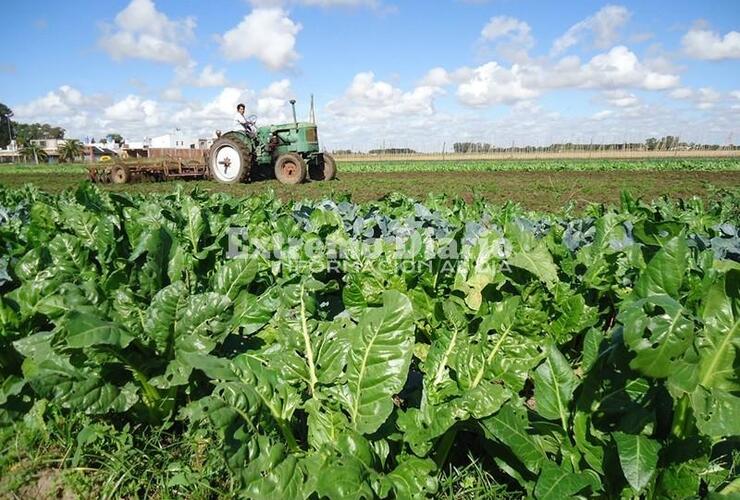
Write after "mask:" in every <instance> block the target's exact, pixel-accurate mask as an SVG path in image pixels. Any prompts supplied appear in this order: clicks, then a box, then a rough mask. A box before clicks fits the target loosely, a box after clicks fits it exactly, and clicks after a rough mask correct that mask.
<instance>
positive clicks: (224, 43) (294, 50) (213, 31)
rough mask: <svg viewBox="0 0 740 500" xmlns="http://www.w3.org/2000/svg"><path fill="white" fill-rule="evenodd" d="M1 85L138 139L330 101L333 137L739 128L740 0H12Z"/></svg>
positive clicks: (598, 136)
mask: <svg viewBox="0 0 740 500" xmlns="http://www.w3.org/2000/svg"><path fill="white" fill-rule="evenodd" d="M3 9H4V18H5V19H6V20H7V19H10V20H12V22H5V23H4V28H3V29H4V34H3V37H2V39H3V40H4V42H5V43H4V50H2V52H0V54H1V55H0V102H3V103H5V104H7V105H9V106H11V108H13V110H14V111H15V113H16V116H17V118H18V119H22V120H29V121H30V120H34V121H45V122H49V123H53V124H59V125H62V126H64V127H65V128H66V129H67V130H68V134H69V135H72V136H78V137H82V136H89V135H94V136H100V135H104V134H105V133H108V132H120V133H123V134H124V135H125V136H126V137H127V138H129V139H132V140H136V139H141V138H143V137H144V136H152V135H159V134H162V133H167V132H170V131H172V130H173V129H174V128H175V127H177V128H181V129H183V130H185V131H186V133H187V134H188V135H189V136H190V137H192V138H195V137H207V136H209V135H211V134H212V133H213V130H214V129H216V128H226V127H229V122H230V116H231V114H232V112H233V107H234V106H235V104H236V103H237V102H241V101H244V102H246V103H247V106H248V108H249V109H248V112H253V113H256V114H257V115H258V117H259V119H260V122H262V123H268V122H272V121H281V120H286V119H287V118H288V117H289V107H288V104H287V100H288V99H290V98H291V97H295V98H297V99H298V100H299V111H300V112H301V114H303V115H305V112H306V108H307V104H308V99H309V96H310V94H312V93H313V94H314V95H315V97H316V103H317V115H318V119H319V124H320V125H321V129H320V133H321V137H322V139H323V140H324V142H325V145H326V146H327V147H328V148H330V149H331V148H346V147H352V148H355V149H367V148H369V147H374V146H378V145H380V144H383V143H384V144H386V146H387V145H394V146H409V147H414V148H416V149H420V150H436V149H440V148H441V144H442V143H443V142H447V143H448V144H449V143H451V142H454V141H456V140H475V141H485V142H493V143H496V144H510V143H512V142H514V143H518V144H525V143H531V144H545V143H550V142H557V141H565V140H571V141H584V142H589V141H590V140H594V141H599V142H603V141H610V142H612V141H614V142H621V141H627V140H629V141H641V140H642V139H644V138H645V137H647V136H650V135H665V134H673V135H680V136H681V137H683V138H685V139H687V140H692V141H698V142H718V143H726V142H728V141H730V140H731V141H733V142H734V143H739V142H740V126H738V123H740V5H738V3H737V1H730V0H727V1H712V2H696V1H670V2H669V1H651V2H634V1H630V2H615V3H604V2H594V1H574V2H542V1H526V0H489V1H486V0H467V1H465V0H442V1H435V2H429V1H426V2H424V1H393V0H252V1H247V0H222V1H219V2H204V1H202V0H179V1H165V0H125V1H106V2H88V1H74V0H73V1H68V2H52V1H28V2H10V3H9V5H5V6H4V7H3Z"/></svg>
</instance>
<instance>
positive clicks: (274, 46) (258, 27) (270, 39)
mask: <svg viewBox="0 0 740 500" xmlns="http://www.w3.org/2000/svg"><path fill="white" fill-rule="evenodd" d="M301 28H302V26H301V25H300V24H299V23H296V22H294V21H293V20H292V19H290V18H289V17H288V14H287V12H286V11H285V10H283V9H281V8H256V9H254V10H253V11H252V12H251V13H250V14H249V15H248V16H245V17H244V19H243V20H242V22H240V23H239V24H238V25H237V26H236V27H234V28H233V29H231V30H229V31H227V32H226V33H224V35H223V36H222V37H221V38H220V44H221V52H222V53H223V55H224V56H225V57H226V58H227V59H230V60H239V59H249V58H256V59H258V60H260V61H262V63H263V64H265V66H267V67H268V68H269V69H271V70H280V69H284V68H287V67H290V66H292V65H293V64H294V63H295V61H296V60H297V59H298V53H297V52H296V50H295V43H296V35H297V34H298V32H299V31H300V30H301Z"/></svg>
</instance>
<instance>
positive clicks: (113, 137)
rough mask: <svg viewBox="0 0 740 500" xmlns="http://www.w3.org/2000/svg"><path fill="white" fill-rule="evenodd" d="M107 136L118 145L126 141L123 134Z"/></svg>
mask: <svg viewBox="0 0 740 500" xmlns="http://www.w3.org/2000/svg"><path fill="white" fill-rule="evenodd" d="M107 137H108V140H109V141H110V142H115V143H116V144H118V145H121V144H123V142H124V141H123V136H122V135H121V134H108V135H107Z"/></svg>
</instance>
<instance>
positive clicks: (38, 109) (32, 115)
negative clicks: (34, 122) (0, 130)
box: [15, 85, 83, 121]
mask: <svg viewBox="0 0 740 500" xmlns="http://www.w3.org/2000/svg"><path fill="white" fill-rule="evenodd" d="M82 104H83V96H82V93H81V92H80V91H79V90H77V89H75V88H73V87H70V86H69V85H62V86H61V87H59V88H58V89H57V90H52V91H51V92H48V93H47V94H46V95H45V96H43V97H39V98H38V99H34V100H33V101H31V102H29V103H27V104H23V105H20V106H17V107H16V108H15V116H16V119H24V118H25V119H29V121H30V120H31V119H38V118H42V117H44V116H61V115H67V114H70V113H71V112H72V111H73V110H74V109H75V108H77V107H79V106H81V105H82ZM45 121H48V120H45Z"/></svg>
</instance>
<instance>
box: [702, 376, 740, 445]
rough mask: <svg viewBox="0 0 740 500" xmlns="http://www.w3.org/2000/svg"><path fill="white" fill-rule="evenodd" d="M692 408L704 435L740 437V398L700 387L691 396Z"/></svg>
mask: <svg viewBox="0 0 740 500" xmlns="http://www.w3.org/2000/svg"><path fill="white" fill-rule="evenodd" d="M691 406H692V408H693V409H694V414H695V416H696V426H697V427H698V428H699V431H701V433H702V434H705V435H707V436H710V437H715V438H719V437H724V436H738V435H740V397H737V396H735V395H733V394H732V393H729V392H725V391H722V390H719V389H711V390H710V389H705V388H704V387H703V386H701V385H700V386H697V387H696V389H695V390H694V392H693V393H692V394H691Z"/></svg>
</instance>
